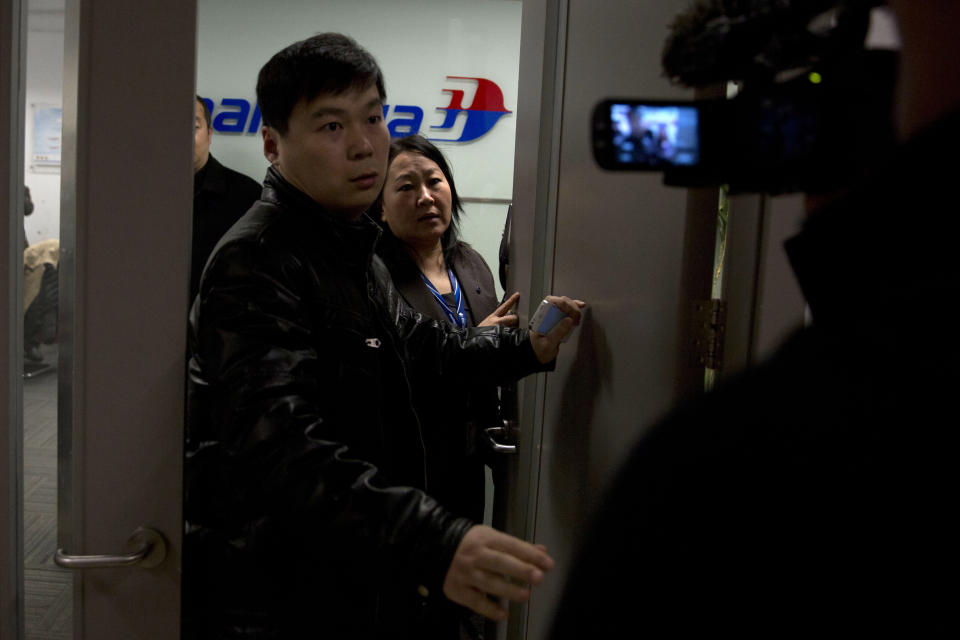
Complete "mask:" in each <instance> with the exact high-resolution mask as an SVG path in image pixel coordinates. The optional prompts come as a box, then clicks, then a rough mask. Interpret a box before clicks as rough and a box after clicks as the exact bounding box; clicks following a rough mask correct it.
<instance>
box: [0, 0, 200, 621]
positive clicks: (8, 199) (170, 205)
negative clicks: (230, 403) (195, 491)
mask: <svg viewBox="0 0 960 640" xmlns="http://www.w3.org/2000/svg"><path fill="white" fill-rule="evenodd" d="M26 4H27V2H26V0H12V1H11V2H4V3H3V4H2V7H3V14H2V15H0V29H2V30H3V31H2V37H0V42H2V43H3V44H2V46H4V47H8V44H7V43H8V42H11V40H10V39H8V37H7V32H8V31H9V32H11V33H14V34H17V33H20V27H21V22H19V21H18V16H19V15H20V14H21V13H22V12H23V11H24V10H25V8H26ZM64 24H65V28H64V34H65V46H64V52H65V55H64V74H63V77H64V82H63V105H62V107H63V112H62V160H61V166H60V176H61V190H60V209H61V219H60V234H59V235H60V238H59V240H60V256H59V289H60V304H59V323H58V329H59V330H58V336H57V346H58V351H59V357H58V359H57V362H56V369H57V373H56V375H57V376H58V392H57V395H58V400H59V402H58V407H57V419H58V434H57V439H58V443H57V460H58V479H57V480H58V487H57V489H58V497H57V514H56V528H57V532H58V533H57V545H58V546H59V547H60V549H61V550H62V552H60V553H59V555H60V559H59V560H60V564H63V565H70V566H73V567H77V568H76V569H73V570H72V574H71V575H72V581H73V588H72V597H71V602H72V612H71V616H70V618H71V620H72V623H71V630H70V632H69V633H70V635H69V636H68V637H72V638H77V639H79V638H88V639H96V640H101V639H108V640H109V639H112V638H118V639H119V638H123V639H127V638H137V639H146V638H158V639H159V638H164V639H169V638H176V637H178V635H179V605H180V603H179V600H180V578H179V573H180V571H179V565H180V557H179V550H180V538H181V534H180V532H181V529H182V516H181V492H182V489H181V459H182V439H183V419H184V416H183V404H184V403H183V395H184V360H185V354H186V314H187V290H188V270H189V247H190V233H191V224H190V218H191V212H192V161H191V158H192V155H191V154H192V139H191V132H192V120H193V111H192V103H193V95H194V73H195V71H194V69H195V49H196V41H195V33H196V2H195V0H163V1H160V0H144V1H142V2H129V1H128V0H96V2H92V1H90V0H67V2H66V15H65V21H64ZM21 35H22V33H21ZM15 41H16V39H14V42H15ZM0 58H2V62H3V65H4V67H3V68H4V73H0V93H3V94H4V95H3V98H4V103H3V106H2V107H0V116H2V118H0V121H2V122H3V125H4V127H3V130H4V135H7V133H8V132H9V131H14V132H16V133H15V134H12V135H11V136H10V137H2V138H0V150H2V151H3V160H4V162H5V163H9V172H8V175H9V176H10V179H9V180H8V181H7V182H5V184H4V187H3V189H0V195H2V196H3V197H2V200H0V201H2V202H3V204H4V211H5V212H6V214H7V219H8V221H9V225H8V228H9V229H12V230H14V231H15V230H16V229H17V228H19V226H20V225H21V224H22V223H21V220H20V217H19V216H20V211H22V209H21V207H22V204H21V203H22V196H19V195H18V193H19V189H20V187H21V186H22V184H23V179H24V178H23V176H24V174H23V148H22V138H23V133H22V131H23V114H22V110H23V87H22V84H17V83H18V82H19V79H18V78H17V77H15V76H14V75H9V76H8V74H6V73H5V71H6V70H7V69H15V70H20V71H22V69H23V68H24V63H23V61H22V51H20V50H16V51H11V50H10V49H9V48H5V49H4V52H3V56H2V57H0ZM8 94H12V95H16V96H18V97H17V98H13V99H11V100H9V101H8V100H7V96H8ZM10 105H14V106H13V107H11V106H10ZM16 105H19V107H17V106H16ZM18 243H19V239H15V238H14V237H12V236H11V237H10V238H9V239H8V238H5V242H4V247H3V255H4V257H8V258H9V259H8V262H7V264H8V265H9V266H10V273H11V277H10V278H9V282H11V283H15V282H16V281H17V277H18V276H17V272H18V271H21V270H22V265H21V264H20V258H19V256H18V255H17V254H18V253H19V247H18ZM8 284H9V283H8ZM2 293H3V296H2V299H3V303H2V304H3V305H4V307H3V314H2V315H3V317H4V324H3V325H2V326H3V327H4V329H6V331H5V335H7V336H9V338H10V339H9V340H7V341H6V345H5V352H4V354H5V355H6V356H7V357H6V358H5V359H4V362H5V363H6V367H5V371H4V381H5V382H7V384H6V385H5V386H4V391H3V402H4V408H5V409H7V411H6V416H7V417H8V420H7V422H6V424H5V427H6V428H5V429H4V433H5V434H9V435H10V437H8V438H5V439H4V441H3V446H2V448H0V470H2V474H0V476H2V477H3V478H4V480H5V481H6V480H8V479H12V481H11V482H10V483H9V485H8V484H6V483H0V489H2V490H3V492H2V494H0V500H3V501H4V502H3V503H2V506H3V507H4V515H5V516H8V517H10V518H11V520H10V522H11V523H12V524H14V526H13V527H4V529H5V530H6V531H5V532H4V534H3V535H5V536H10V538H4V539H3V542H4V543H5V544H4V546H3V551H2V553H3V555H2V556H0V562H2V563H3V564H2V567H0V568H2V569H3V585H2V587H0V596H2V600H3V605H4V606H3V609H2V610H0V619H2V624H0V636H2V638H3V640H7V638H8V637H9V638H10V639H11V640H12V639H13V638H16V637H17V635H16V633H17V628H18V626H19V627H21V628H22V625H23V618H24V616H25V613H24V610H23V607H22V603H23V601H22V598H19V597H18V596H17V594H18V593H20V594H22V593H23V582H22V580H23V577H22V575H23V559H22V550H23V545H24V543H25V542H26V541H25V540H23V539H22V533H21V532H22V528H21V526H20V525H21V524H22V523H21V522H20V518H21V517H22V516H20V515H18V511H17V509H18V508H19V503H21V502H22V495H23V481H22V476H21V477H19V478H18V477H17V472H19V471H20V468H19V467H20V466H21V460H20V458H19V457H18V456H19V448H20V444H21V443H20V442H19V441H18V438H19V436H18V435H17V434H18V433H19V428H20V427H19V422H20V416H19V415H18V414H19V409H18V407H19V406H20V399H19V398H20V393H21V392H22V390H23V383H22V382H21V380H20V371H21V368H22V359H21V353H22V350H23V346H22V342H17V340H18V339H19V340H21V341H22V333H20V335H19V336H18V332H22V326H21V325H20V324H19V323H20V320H19V314H20V313H22V308H18V307H22V303H21V304H18V302H17V300H18V295H19V291H18V290H17V286H16V285H15V284H14V285H10V286H8V287H7V288H6V289H4V290H3V292H2ZM18 485H19V486H18ZM141 527H146V528H149V529H152V530H154V531H156V532H158V533H159V534H160V536H161V537H162V538H163V539H164V541H165V543H164V546H165V547H166V553H165V557H164V558H163V560H162V561H161V562H160V563H159V565H158V566H155V567H152V568H144V567H143V563H140V564H134V565H133V566H122V567H116V568H86V569H83V568H81V567H84V566H89V565H98V566H99V565H105V564H113V565H120V564H123V563H124V562H126V563H134V562H136V561H137V558H136V557H135V556H136V555H137V554H136V553H135V552H136V551H137V550H138V547H140V548H143V547H144V545H143V541H142V540H140V541H139V543H138V542H137V541H134V542H133V543H132V544H131V543H129V539H130V537H131V535H132V534H133V533H134V531H135V530H137V529H138V528H141ZM147 546H149V547H150V548H151V549H154V550H156V549H158V548H159V547H160V546H161V545H160V544H159V543H155V544H154V543H151V544H149V545H147ZM100 555H107V556H115V557H112V558H94V559H91V558H90V557H89V556H100ZM156 559H157V558H156V557H155V556H150V558H149V559H148V561H147V562H146V564H152V562H151V560H156ZM45 564H49V563H48V562H45ZM51 566H52V565H51ZM14 576H16V577H14ZM8 634H9V635H8ZM28 637H29V636H28Z"/></svg>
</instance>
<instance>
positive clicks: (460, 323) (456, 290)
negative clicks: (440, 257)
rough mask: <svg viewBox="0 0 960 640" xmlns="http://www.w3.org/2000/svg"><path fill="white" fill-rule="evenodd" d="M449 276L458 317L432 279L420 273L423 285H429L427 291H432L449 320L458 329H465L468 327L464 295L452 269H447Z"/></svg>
mask: <svg viewBox="0 0 960 640" xmlns="http://www.w3.org/2000/svg"><path fill="white" fill-rule="evenodd" d="M447 275H448V276H450V285H451V286H452V287H453V299H454V300H455V301H456V303H457V315H453V311H451V310H450V307H448V306H447V301H446V300H444V299H443V295H441V294H440V292H439V291H437V288H436V287H435V286H433V283H432V282H430V279H429V278H427V276H425V275H423V272H422V271H421V272H420V277H421V278H423V283H424V284H425V285H427V289H430V293H432V294H433V297H434V298H436V299H437V302H439V303H440V307H441V308H442V309H443V312H444V313H446V314H447V318H448V319H449V320H450V322H452V323H453V324H454V325H456V326H457V327H459V328H461V329H464V328H466V326H467V312H466V311H465V310H464V308H463V294H462V293H460V283H459V282H458V281H457V276H455V275H453V271H452V270H451V269H447Z"/></svg>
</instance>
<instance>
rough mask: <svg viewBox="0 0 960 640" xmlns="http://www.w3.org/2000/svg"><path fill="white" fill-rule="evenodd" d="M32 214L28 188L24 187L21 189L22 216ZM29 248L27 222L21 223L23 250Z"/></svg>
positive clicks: (31, 202) (31, 201)
mask: <svg viewBox="0 0 960 640" xmlns="http://www.w3.org/2000/svg"><path fill="white" fill-rule="evenodd" d="M31 213H33V200H31V199H30V187H28V186H26V185H24V187H23V215H24V218H26V216H28V215H30V214H31ZM29 246H30V241H29V240H27V222H26V220H24V222H23V248H24V249H26V248H27V247H29Z"/></svg>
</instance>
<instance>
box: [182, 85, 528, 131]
mask: <svg viewBox="0 0 960 640" xmlns="http://www.w3.org/2000/svg"><path fill="white" fill-rule="evenodd" d="M460 93H462V92H460ZM201 99H202V100H203V101H204V102H205V103H206V104H207V107H208V108H209V109H210V113H214V111H215V109H216V105H214V102H213V100H211V99H210V98H201ZM456 100H457V98H456V96H455V97H454V102H456ZM451 104H452V105H453V106H451V107H448V108H444V109H441V110H444V111H446V113H445V114H444V119H443V123H442V124H441V125H439V126H436V125H434V126H431V127H430V129H435V130H444V129H446V130H449V129H452V128H453V126H454V124H455V122H456V121H457V118H458V116H460V115H461V114H466V115H467V120H466V124H465V125H464V130H463V132H462V133H461V135H460V137H459V138H458V139H456V140H449V141H451V142H467V141H470V140H475V139H476V138H479V137H480V136H482V135H484V134H485V133H487V132H488V131H489V130H490V129H492V128H493V125H494V124H496V122H497V120H499V119H500V117H501V116H503V115H505V114H506V113H510V112H509V111H487V110H477V109H463V108H461V106H460V105H459V104H453V103H451ZM251 106H252V107H253V109H252V114H251ZM472 106H473V105H471V107H472ZM388 115H390V116H391V117H390V118H389V119H388V118H387V116H388ZM262 119H263V117H262V115H261V113H260V105H258V104H256V103H255V102H254V103H253V104H252V105H251V103H250V101H248V100H244V99H243V98H222V99H221V100H220V105H219V112H218V113H216V114H215V116H214V118H213V130H214V131H216V132H218V133H245V134H256V133H258V132H259V131H260V126H261V123H262ZM383 119H384V120H385V121H386V122H387V130H388V131H389V132H390V137H391V138H402V137H404V136H409V135H411V134H414V133H420V127H421V126H422V125H423V109H422V108H421V107H418V106H416V105H408V104H398V105H394V106H393V111H392V113H391V108H390V105H388V104H385V105H383ZM431 139H433V138H431Z"/></svg>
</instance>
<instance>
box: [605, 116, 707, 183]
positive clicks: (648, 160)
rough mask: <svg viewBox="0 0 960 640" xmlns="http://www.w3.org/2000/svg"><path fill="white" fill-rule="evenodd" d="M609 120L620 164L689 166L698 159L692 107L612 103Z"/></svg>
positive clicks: (615, 152)
mask: <svg viewBox="0 0 960 640" xmlns="http://www.w3.org/2000/svg"><path fill="white" fill-rule="evenodd" d="M610 123H611V133H612V136H613V139H612V142H613V147H614V151H613V155H614V159H615V160H616V161H617V162H619V163H620V164H629V165H644V166H650V167H657V166H665V165H670V166H685V167H690V166H694V165H696V164H697V162H699V159H700V150H699V133H698V114H697V109H696V107H692V106H680V105H646V104H613V105H611V106H610Z"/></svg>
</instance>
